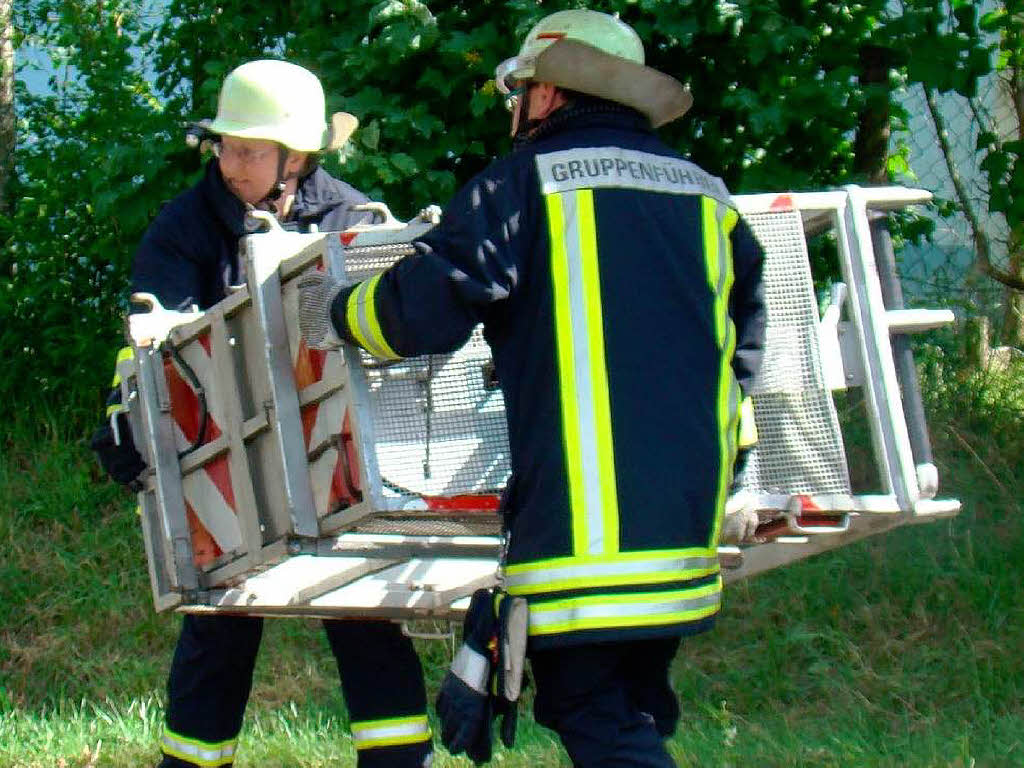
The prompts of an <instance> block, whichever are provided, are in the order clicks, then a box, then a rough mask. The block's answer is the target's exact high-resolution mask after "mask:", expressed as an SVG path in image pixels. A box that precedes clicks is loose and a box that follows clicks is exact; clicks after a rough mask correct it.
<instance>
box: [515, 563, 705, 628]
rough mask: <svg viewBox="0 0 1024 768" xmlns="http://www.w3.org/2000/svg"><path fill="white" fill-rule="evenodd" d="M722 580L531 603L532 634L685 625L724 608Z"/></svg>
mask: <svg viewBox="0 0 1024 768" xmlns="http://www.w3.org/2000/svg"><path fill="white" fill-rule="evenodd" d="M721 601H722V580H721V578H720V577H718V578H716V579H715V580H714V581H713V582H712V583H710V584H706V585H703V586H701V587H696V588H694V589H685V590H676V591H672V592H643V593H632V594H623V595H587V596H585V597H574V598H568V599H564V600H550V601H533V602H531V603H530V636H531V637H536V636H538V635H553V634H560V633H562V632H579V631H583V630H601V629H628V628H633V627H650V626H658V625H671V624H685V623H690V622H694V621H699V620H701V619H705V618H707V617H709V616H713V615H714V614H716V613H717V612H718V609H719V608H720V607H721Z"/></svg>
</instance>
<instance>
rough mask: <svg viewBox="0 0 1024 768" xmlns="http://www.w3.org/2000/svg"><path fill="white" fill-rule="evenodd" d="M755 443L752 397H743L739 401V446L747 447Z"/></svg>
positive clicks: (755, 423)
mask: <svg viewBox="0 0 1024 768" xmlns="http://www.w3.org/2000/svg"><path fill="white" fill-rule="evenodd" d="M756 444H757V422H756V421H754V399H753V398H752V397H750V396H747V397H744V398H743V402H741V403H740V436H739V447H740V448H749V447H750V446H752V445H756Z"/></svg>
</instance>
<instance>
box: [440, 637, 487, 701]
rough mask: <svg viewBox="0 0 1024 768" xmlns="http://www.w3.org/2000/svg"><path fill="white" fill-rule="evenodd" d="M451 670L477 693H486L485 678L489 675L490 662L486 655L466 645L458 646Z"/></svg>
mask: <svg viewBox="0 0 1024 768" xmlns="http://www.w3.org/2000/svg"><path fill="white" fill-rule="evenodd" d="M450 669H451V672H452V674H453V675H455V676H456V677H457V678H459V679H460V680H461V681H462V682H464V683H465V684H466V685H468V686H469V687H470V688H472V689H473V690H474V691H476V692H477V693H479V694H482V695H484V696H486V695H487V678H489V677H490V676H491V663H490V661H489V660H488V659H487V657H486V656H482V655H481V654H479V653H477V652H476V651H474V650H473V649H472V648H470V647H469V646H468V645H463V646H462V647H460V648H459V652H458V653H456V654H455V658H454V659H452V665H451V668H450Z"/></svg>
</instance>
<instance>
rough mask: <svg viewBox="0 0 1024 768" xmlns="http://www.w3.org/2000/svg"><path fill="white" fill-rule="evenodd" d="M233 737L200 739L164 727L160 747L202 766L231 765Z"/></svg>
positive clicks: (233, 756)
mask: <svg viewBox="0 0 1024 768" xmlns="http://www.w3.org/2000/svg"><path fill="white" fill-rule="evenodd" d="M235 744H236V740H235V739H227V740H225V741H219V742H209V741H200V740H199V739H190V738H188V737H187V736H182V735H181V734H178V733H174V732H173V731H170V730H167V729H164V735H163V738H162V739H161V743H160V747H161V749H163V751H164V752H165V753H166V754H168V755H170V756H171V757H176V758H178V759H179V760H184V761H185V762H187V763H191V764H192V765H198V766H203V768H218V766H222V765H231V763H232V761H233V760H234V758H235Z"/></svg>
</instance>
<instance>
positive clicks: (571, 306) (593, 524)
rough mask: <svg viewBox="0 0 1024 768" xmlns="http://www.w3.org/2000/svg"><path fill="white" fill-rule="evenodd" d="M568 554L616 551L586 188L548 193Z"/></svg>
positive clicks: (593, 238) (593, 233) (611, 454)
mask: <svg viewBox="0 0 1024 768" xmlns="http://www.w3.org/2000/svg"><path fill="white" fill-rule="evenodd" d="M546 205H547V212H548V228H549V234H550V239H551V280H552V294H553V297H554V315H555V338H556V344H557V350H558V373H559V387H560V390H561V406H562V429H563V438H564V442H565V461H566V470H567V477H568V482H569V502H570V508H571V518H572V539H573V553H574V554H576V555H603V554H613V553H615V552H618V550H619V509H618V491H617V486H616V478H615V450H614V445H613V438H612V424H611V407H610V398H609V394H608V371H607V366H606V363H605V345H604V323H603V318H602V309H601V275H600V269H599V265H598V255H597V228H596V225H595V222H594V193H593V191H592V190H589V189H580V190H574V191H568V192H561V193H554V194H549V195H547V196H546Z"/></svg>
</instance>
